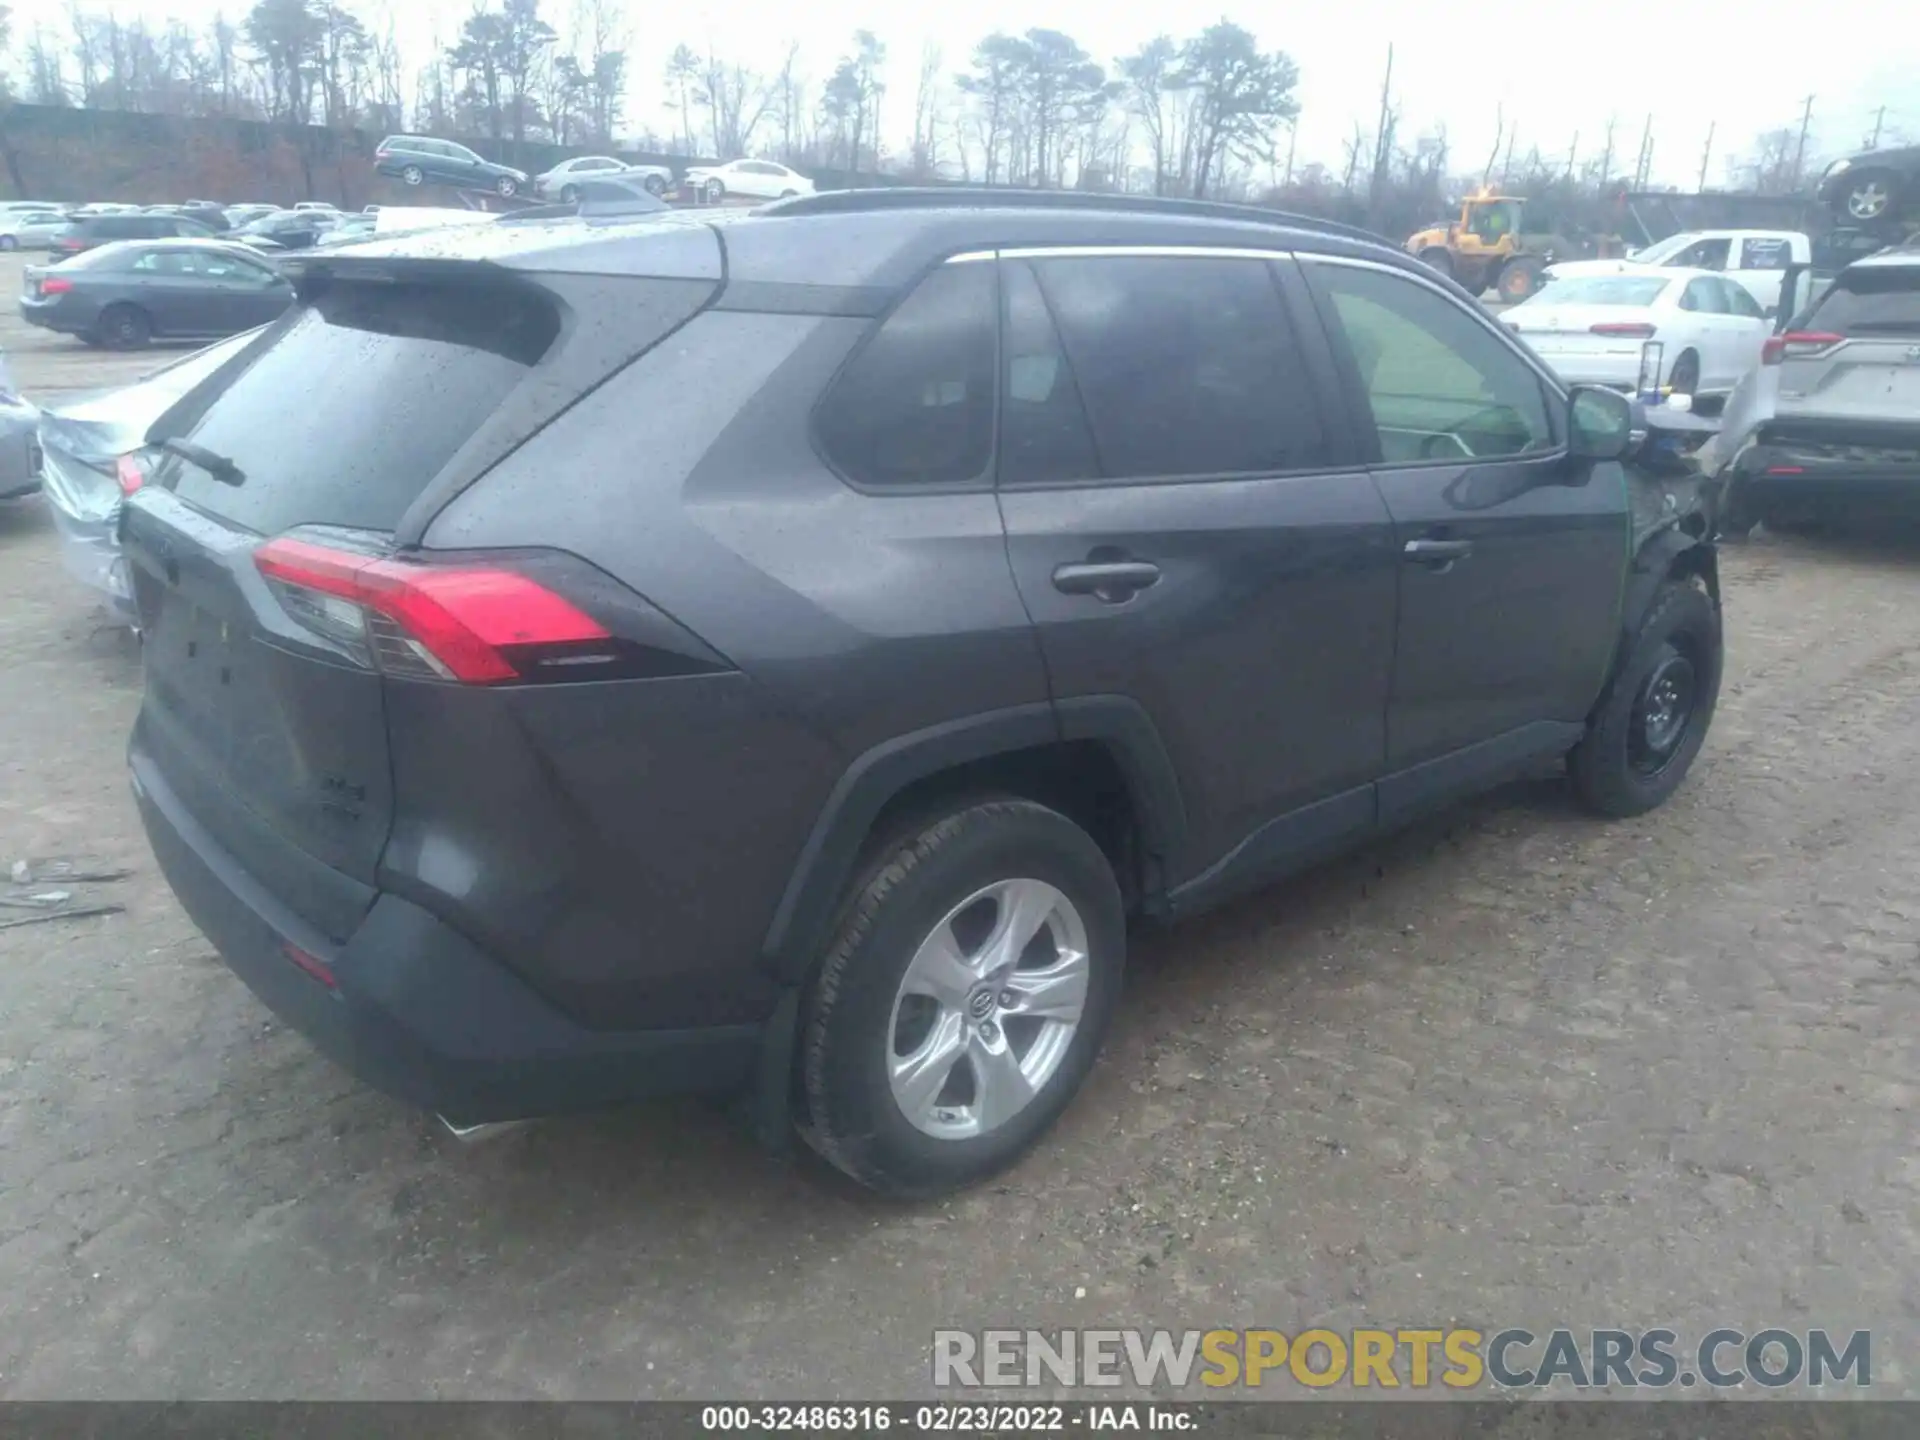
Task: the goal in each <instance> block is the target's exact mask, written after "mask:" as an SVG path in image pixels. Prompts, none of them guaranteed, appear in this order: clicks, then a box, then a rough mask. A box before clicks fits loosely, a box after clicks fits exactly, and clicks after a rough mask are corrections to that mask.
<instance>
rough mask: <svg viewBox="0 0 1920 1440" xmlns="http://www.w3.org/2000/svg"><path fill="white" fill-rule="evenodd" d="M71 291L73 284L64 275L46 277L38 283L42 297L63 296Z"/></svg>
mask: <svg viewBox="0 0 1920 1440" xmlns="http://www.w3.org/2000/svg"><path fill="white" fill-rule="evenodd" d="M71 289H73V282H72V281H71V280H69V279H67V278H66V277H65V276H64V275H48V276H44V277H43V278H42V279H41V281H40V293H41V294H42V295H64V294H66V293H67V292H68V291H69V290H71Z"/></svg>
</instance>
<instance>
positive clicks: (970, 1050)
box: [886, 880, 1091, 1140]
mask: <svg viewBox="0 0 1920 1440" xmlns="http://www.w3.org/2000/svg"><path fill="white" fill-rule="evenodd" d="M1090 970H1091V962H1090V960H1089V958H1088V953H1087V926H1086V922H1085V920H1084V919H1083V918H1082V917H1081V915H1080V912H1079V911H1078V910H1077V909H1075V908H1074V905H1073V902H1072V901H1070V900H1068V899H1067V897H1066V896H1065V895H1064V894H1063V893H1062V892H1061V891H1059V890H1058V889H1056V888H1055V887H1054V886H1052V885H1049V884H1047V883H1046V882H1045V881H1042V880H1002V881H998V882H996V883H994V884H992V885H988V886H986V887H985V888H983V889H981V890H978V891H976V892H975V893H974V894H972V895H970V896H968V897H967V898H966V899H965V900H963V901H961V903H960V904H959V905H957V906H955V907H954V908H953V909H952V910H951V911H949V912H948V913H947V915H946V916H945V917H944V918H943V919H942V920H941V921H940V923H939V924H937V925H936V926H934V927H933V930H932V932H931V933H930V934H929V935H928V936H927V937H926V938H925V939H924V940H923V941H922V942H921V943H920V947H919V949H918V950H917V951H915V953H914V956H913V959H912V961H910V962H909V963H908V965H907V970H906V974H905V975H904V976H902V977H901V981H900V989H899V993H898V994H897V995H896V996H895V997H894V1002H893V1014H892V1023H891V1024H890V1025H889V1027H888V1032H887V1035H888V1045H887V1054H886V1065H887V1076H888V1080H889V1082H890V1083H891V1085H892V1089H893V1097H894V1101H895V1103H896V1104H898V1105H899V1107H900V1113H901V1114H902V1115H903V1116H905V1117H906V1120H907V1122H908V1123H909V1124H911V1125H912V1126H913V1127H914V1128H915V1129H917V1130H919V1131H921V1132H922V1133H923V1134H926V1135H931V1136H933V1137H935V1138H936V1139H941V1140H964V1139H969V1138H972V1137H974V1136H979V1135H987V1134H991V1133H992V1132H993V1131H995V1130H998V1129H1000V1128H1001V1127H1002V1126H1004V1125H1006V1124H1007V1123H1008V1122H1009V1121H1011V1120H1012V1119H1013V1118H1014V1117H1015V1116H1016V1115H1018V1114H1020V1113H1021V1111H1023V1110H1025V1109H1026V1108H1027V1106H1028V1105H1030V1104H1032V1103H1033V1101H1034V1099H1035V1098H1036V1097H1037V1096H1038V1095H1039V1094H1040V1093H1041V1091H1042V1090H1044V1089H1045V1088H1046V1086H1047V1084H1048V1082H1049V1081H1051V1080H1052V1079H1053V1077H1054V1075H1055V1074H1056V1073H1057V1072H1058V1071H1059V1069H1060V1065H1061V1062H1062V1061H1064V1060H1065V1059H1066V1055H1067V1051H1068V1049H1069V1048H1070V1047H1071V1046H1072V1044H1073V1038H1074V1035H1075V1034H1076V1033H1077V1032H1078V1030H1079V1028H1080V1021H1081V1017H1082V1016H1083V1014H1084V1013H1085V1011H1086V1005H1087V986H1088V978H1089V974H1090Z"/></svg>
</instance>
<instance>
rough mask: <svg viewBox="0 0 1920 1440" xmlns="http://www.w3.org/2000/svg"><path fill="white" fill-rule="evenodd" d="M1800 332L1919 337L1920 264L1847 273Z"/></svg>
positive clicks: (1859, 269)
mask: <svg viewBox="0 0 1920 1440" xmlns="http://www.w3.org/2000/svg"><path fill="white" fill-rule="evenodd" d="M1797 328H1800V329H1805V330H1817V331H1822V332H1824V333H1826V334H1829V335H1845V336H1855V335H1859V336H1871V335H1920V264H1914V265H1863V266H1859V267H1857V268H1855V269H1852V270H1848V271H1846V272H1844V273H1843V274H1842V275H1841V276H1840V278H1839V279H1837V280H1835V281H1834V282H1833V285H1832V287H1831V288H1829V289H1828V291H1827V293H1826V294H1825V295H1823V296H1821V297H1820V301H1819V303H1818V304H1817V305H1815V306H1814V307H1813V312H1812V313H1811V314H1810V315H1808V316H1807V317H1806V318H1805V319H1804V320H1802V321H1800V322H1799V324H1798V326H1797Z"/></svg>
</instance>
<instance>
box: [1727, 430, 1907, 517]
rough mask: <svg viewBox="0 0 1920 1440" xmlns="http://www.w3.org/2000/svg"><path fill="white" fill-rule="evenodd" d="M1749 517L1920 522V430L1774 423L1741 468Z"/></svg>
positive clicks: (1738, 474)
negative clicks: (1755, 515)
mask: <svg viewBox="0 0 1920 1440" xmlns="http://www.w3.org/2000/svg"><path fill="white" fill-rule="evenodd" d="M1731 498H1732V500H1733V503H1734V504H1735V505H1736V506H1737V507H1738V508H1739V509H1740V510H1741V511H1742V512H1747V513H1753V514H1757V515H1763V516H1764V515H1768V514H1772V515H1776V516H1779V517H1781V518H1789V517H1791V518H1804V519H1809V520H1903V521H1904V520H1920V425H1904V424H1901V425H1887V424H1884V423H1883V424H1875V425H1851V424H1848V425H1836V424H1834V423H1832V422H1820V423H1818V424H1813V423H1805V422H1803V423H1801V424H1800V425H1798V426H1796V427H1782V426H1781V425H1779V424H1778V423H1775V424H1771V425H1768V426H1767V427H1765V428H1763V429H1762V431H1761V432H1760V438H1759V439H1758V440H1757V441H1756V442H1755V443H1754V444H1753V445H1750V446H1749V447H1747V449H1746V450H1744V451H1743V452H1742V453H1741V455H1740V458H1739V460H1738V462H1737V464H1736V465H1735V467H1734V474H1733V486H1732V495H1731Z"/></svg>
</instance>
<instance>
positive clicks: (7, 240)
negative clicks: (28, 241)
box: [0, 235, 20, 250]
mask: <svg viewBox="0 0 1920 1440" xmlns="http://www.w3.org/2000/svg"><path fill="white" fill-rule="evenodd" d="M19 248H20V242H19V240H18V239H16V238H15V237H14V236H12V235H0V250H18V249H19Z"/></svg>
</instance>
